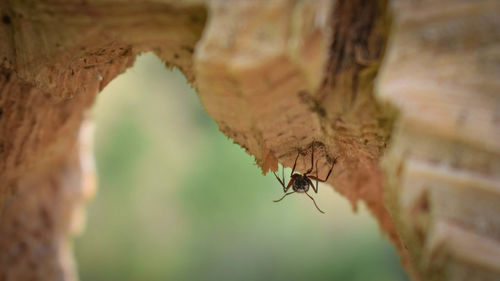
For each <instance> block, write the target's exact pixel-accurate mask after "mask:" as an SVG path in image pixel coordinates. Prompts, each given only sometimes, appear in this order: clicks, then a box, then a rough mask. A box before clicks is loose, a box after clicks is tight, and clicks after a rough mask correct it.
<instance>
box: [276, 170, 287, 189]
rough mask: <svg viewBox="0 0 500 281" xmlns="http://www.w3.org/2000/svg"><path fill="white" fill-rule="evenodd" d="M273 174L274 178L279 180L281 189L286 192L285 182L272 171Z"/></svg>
mask: <svg viewBox="0 0 500 281" xmlns="http://www.w3.org/2000/svg"><path fill="white" fill-rule="evenodd" d="M273 174H274V176H275V177H276V179H277V180H278V181H279V182H280V184H281V186H283V191H284V192H286V187H285V183H284V182H283V181H282V180H281V179H280V178H279V177H278V176H277V175H276V173H275V172H273Z"/></svg>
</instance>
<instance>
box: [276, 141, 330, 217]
mask: <svg viewBox="0 0 500 281" xmlns="http://www.w3.org/2000/svg"><path fill="white" fill-rule="evenodd" d="M299 155H300V151H299V153H298V154H297V157H296V158H295V163H294V164H293V168H292V172H291V173H290V181H289V182H288V184H287V185H286V186H285V172H284V168H283V169H282V170H281V171H282V175H281V176H282V179H280V178H279V177H278V176H277V175H276V173H275V172H273V174H274V176H275V177H276V179H277V180H278V181H279V182H280V184H281V186H283V192H284V193H285V195H283V197H281V198H280V199H278V200H274V202H279V201H281V200H283V198H285V197H286V196H288V195H290V194H292V193H295V192H297V193H305V194H306V195H307V196H308V197H309V198H311V200H312V201H313V203H314V206H316V209H318V211H320V212H321V213H322V214H324V213H325V212H323V211H321V209H320V208H319V207H318V205H317V204H316V201H314V198H312V197H311V195H309V194H308V193H307V191H308V190H309V186H311V187H312V189H313V190H314V192H316V193H318V182H326V181H327V180H328V177H330V174H331V173H332V170H333V166H335V164H336V163H337V158H334V159H333V163H332V167H331V168H330V170H329V171H328V175H326V178H325V179H324V180H322V179H320V178H319V177H318V160H316V176H313V175H311V172H312V170H313V168H314V165H313V164H314V143H313V145H312V152H311V168H310V169H309V170H307V171H306V172H305V173H304V174H300V173H294V172H295V166H296V165H297V160H298V159H299ZM311 179H312V180H316V187H315V186H314V184H313V183H312V181H311ZM290 187H292V189H293V191H291V192H288V193H286V192H287V191H288V189H290Z"/></svg>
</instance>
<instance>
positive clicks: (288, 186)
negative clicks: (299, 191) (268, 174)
mask: <svg viewBox="0 0 500 281" xmlns="http://www.w3.org/2000/svg"><path fill="white" fill-rule="evenodd" d="M294 182H295V179H294V178H291V179H290V181H289V182H288V185H287V186H286V187H285V189H284V190H283V191H284V192H287V191H288V189H289V188H290V186H292V184H293V183H294Z"/></svg>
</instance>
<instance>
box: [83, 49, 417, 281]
mask: <svg viewBox="0 0 500 281" xmlns="http://www.w3.org/2000/svg"><path fill="white" fill-rule="evenodd" d="M93 117H94V119H95V121H96V123H97V127H96V136H95V144H94V146H95V153H96V162H97V167H98V176H99V189H98V194H97V197H96V198H95V199H94V200H93V201H92V202H91V203H90V204H89V206H88V214H87V227H86V231H85V233H84V234H83V235H82V236H81V237H79V238H78V239H77V240H76V242H75V244H76V245H75V248H76V258H77V260H78V267H79V274H80V278H81V280H82V281H91V280H92V281H97V280H287V281H293V280H342V281H343V280H346V281H351V280H363V281H365V280H369V281H377V280H380V281H392V280H397V281H401V280H408V278H407V276H406V274H405V273H404V271H403V270H402V268H401V265H400V263H399V258H398V257H397V256H396V254H395V251H394V249H393V247H392V246H391V245H390V244H389V242H388V241H387V240H386V238H384V237H383V235H382V234H381V233H380V232H379V228H378V226H377V224H376V223H375V221H374V220H373V219H372V218H371V217H370V215H369V214H368V213H367V211H366V209H365V208H364V206H363V205H361V206H360V207H361V208H360V211H359V212H358V213H357V214H354V213H352V210H351V206H350V205H349V204H348V202H347V200H345V199H344V198H342V197H341V196H340V195H338V194H337V193H335V192H334V191H333V189H332V188H330V187H328V186H326V185H323V186H320V192H319V194H317V195H315V194H314V195H313V196H314V197H315V198H316V200H317V203H318V205H319V206H320V208H322V209H323V210H324V211H325V212H326V214H325V215H322V214H320V213H319V212H318V211H317V210H316V209H315V207H314V205H313V203H312V202H311V201H310V199H308V198H307V197H305V196H300V195H295V194H294V195H291V196H289V197H287V198H286V199H285V200H283V201H282V202H279V203H273V202H272V200H274V199H278V198H280V197H281V196H282V194H283V190H282V187H281V186H280V185H279V183H278V182H277V181H276V179H275V178H274V176H273V175H272V174H268V175H267V176H263V175H262V174H261V172H260V170H259V168H258V167H257V166H256V165H255V164H254V159H253V157H251V156H249V155H247V154H246V153H245V152H244V150H243V149H241V148H240V147H239V146H238V145H236V144H234V143H233V142H232V141H231V140H229V139H228V138H227V137H225V136H224V135H223V134H222V133H220V132H219V131H218V129H217V126H216V124H215V122H214V121H213V120H212V119H211V118H210V117H208V116H207V115H206V113H205V112H204V111H203V108H202V106H201V104H200V101H199V99H198V96H197V95H196V93H195V91H194V90H193V89H192V88H191V87H190V86H189V85H188V84H187V83H186V80H185V78H184V77H183V75H182V74H181V73H180V72H179V71H177V70H175V71H169V70H167V69H166V68H165V67H164V65H163V64H162V63H161V62H160V61H159V60H158V59H157V58H156V57H155V56H153V55H151V54H145V55H142V56H140V57H138V58H137V61H136V63H135V66H134V67H133V68H131V69H129V70H128V71H127V72H126V73H125V74H122V75H121V76H119V77H118V78H117V79H115V80H114V81H113V82H112V83H111V84H110V85H108V86H107V87H106V89H105V90H104V91H103V92H102V93H100V94H99V97H98V100H97V104H96V106H95V107H94V109H93ZM289 172H290V171H289V170H288V173H289Z"/></svg>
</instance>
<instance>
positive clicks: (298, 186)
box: [292, 174, 309, 193]
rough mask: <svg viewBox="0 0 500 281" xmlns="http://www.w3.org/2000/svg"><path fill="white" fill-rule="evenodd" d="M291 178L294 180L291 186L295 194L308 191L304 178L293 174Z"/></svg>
mask: <svg viewBox="0 0 500 281" xmlns="http://www.w3.org/2000/svg"><path fill="white" fill-rule="evenodd" d="M292 177H293V178H294V179H295V181H294V182H293V185H292V189H293V190H294V191H295V192H299V193H302V192H307V191H308V190H309V181H308V179H307V177H306V176H304V175H301V174H294V175H293V176H292Z"/></svg>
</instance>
